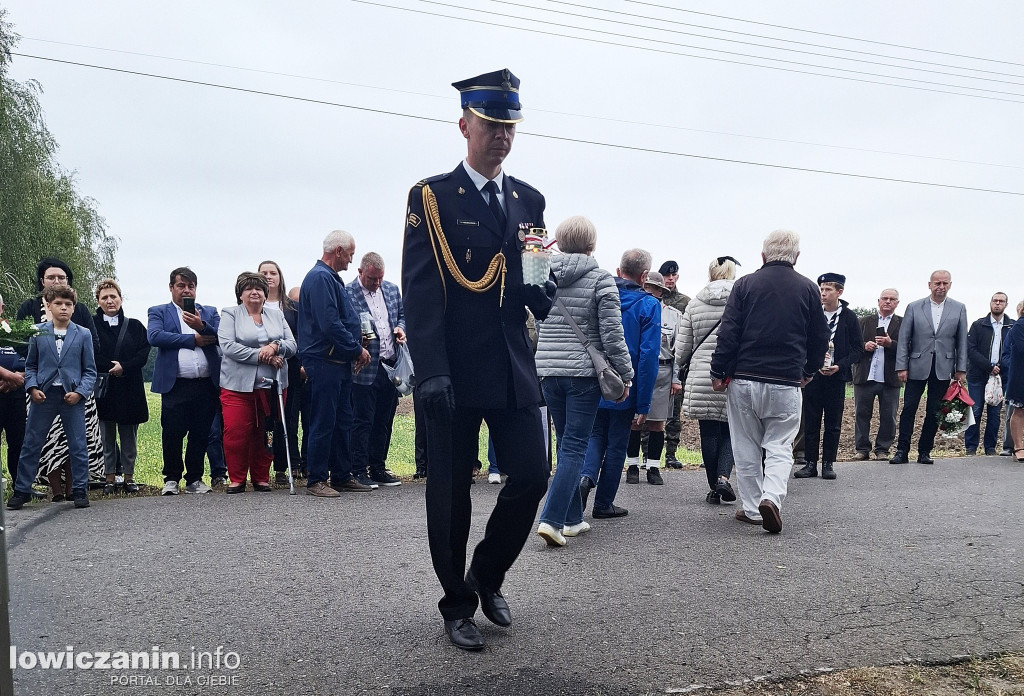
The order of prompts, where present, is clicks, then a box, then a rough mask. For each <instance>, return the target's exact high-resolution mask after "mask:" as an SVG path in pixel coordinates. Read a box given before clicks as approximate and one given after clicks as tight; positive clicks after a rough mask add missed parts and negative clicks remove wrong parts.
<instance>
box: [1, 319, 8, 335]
mask: <svg viewBox="0 0 1024 696" xmlns="http://www.w3.org/2000/svg"><path fill="white" fill-rule="evenodd" d="M0 329H3V330H4V332H5V333H11V325H10V324H8V323H7V320H6V319H0Z"/></svg>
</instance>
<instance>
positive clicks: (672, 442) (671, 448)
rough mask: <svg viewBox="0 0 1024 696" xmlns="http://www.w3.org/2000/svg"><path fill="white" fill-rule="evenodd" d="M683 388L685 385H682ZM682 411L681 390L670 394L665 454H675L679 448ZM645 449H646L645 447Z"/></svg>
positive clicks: (681, 430)
mask: <svg viewBox="0 0 1024 696" xmlns="http://www.w3.org/2000/svg"><path fill="white" fill-rule="evenodd" d="M683 389H684V390H685V389H686V387H685V385H684V386H683ZM682 411H683V392H679V393H678V394H673V395H672V412H671V414H670V415H669V417H668V422H667V423H665V456H666V457H668V456H669V455H672V456H675V454H676V450H678V449H679V436H680V435H681V434H682V432H683V422H682V420H680V416H681V415H682ZM645 451H646V449H645Z"/></svg>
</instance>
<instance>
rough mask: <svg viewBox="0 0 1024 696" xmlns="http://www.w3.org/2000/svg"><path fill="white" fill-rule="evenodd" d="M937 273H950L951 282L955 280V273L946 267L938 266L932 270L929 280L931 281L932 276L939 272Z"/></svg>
mask: <svg viewBox="0 0 1024 696" xmlns="http://www.w3.org/2000/svg"><path fill="white" fill-rule="evenodd" d="M937 273H944V274H945V275H948V276H949V282H951V283H952V282H953V274H952V273H950V272H949V271H947V270H946V269H945V268H937V269H936V270H934V271H932V274H931V275H930V276H928V281H929V282H931V280H932V278H934V277H935V274H937Z"/></svg>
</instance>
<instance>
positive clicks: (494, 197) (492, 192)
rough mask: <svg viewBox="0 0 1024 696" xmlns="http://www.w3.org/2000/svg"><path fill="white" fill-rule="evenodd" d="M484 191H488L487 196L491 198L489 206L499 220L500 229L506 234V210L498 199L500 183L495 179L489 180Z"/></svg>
mask: <svg viewBox="0 0 1024 696" xmlns="http://www.w3.org/2000/svg"><path fill="white" fill-rule="evenodd" d="M484 191H487V196H488V198H490V200H489V201H488V202H487V207H488V208H490V209H491V214H492V215H494V219H495V220H497V221H498V229H500V230H501V232H502V234H504V232H505V225H506V222H507V219H506V218H505V211H504V210H502V209H501V202H500V201H498V185H497V184H496V183H494V182H493V181H488V182H487V184H486V185H485V186H484Z"/></svg>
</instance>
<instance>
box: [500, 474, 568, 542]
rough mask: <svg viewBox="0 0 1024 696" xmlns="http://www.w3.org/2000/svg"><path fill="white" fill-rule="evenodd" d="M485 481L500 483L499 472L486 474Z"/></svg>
mask: <svg viewBox="0 0 1024 696" xmlns="http://www.w3.org/2000/svg"><path fill="white" fill-rule="evenodd" d="M487 483H501V474H487ZM552 529H554V527H552Z"/></svg>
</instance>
